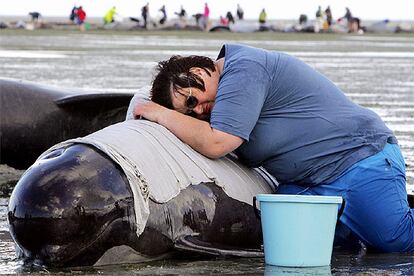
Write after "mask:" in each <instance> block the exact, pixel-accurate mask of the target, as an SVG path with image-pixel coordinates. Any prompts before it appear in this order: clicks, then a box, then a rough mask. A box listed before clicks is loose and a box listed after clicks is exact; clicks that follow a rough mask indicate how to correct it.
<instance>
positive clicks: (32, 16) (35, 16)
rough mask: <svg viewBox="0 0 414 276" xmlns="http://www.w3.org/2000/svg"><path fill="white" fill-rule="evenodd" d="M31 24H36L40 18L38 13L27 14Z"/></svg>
mask: <svg viewBox="0 0 414 276" xmlns="http://www.w3.org/2000/svg"><path fill="white" fill-rule="evenodd" d="M29 15H30V18H31V20H32V22H34V23H37V22H38V21H39V18H40V17H41V16H42V15H41V14H40V12H29Z"/></svg>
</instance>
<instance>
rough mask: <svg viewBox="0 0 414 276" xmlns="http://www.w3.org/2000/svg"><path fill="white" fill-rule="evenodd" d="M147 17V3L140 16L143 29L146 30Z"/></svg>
mask: <svg viewBox="0 0 414 276" xmlns="http://www.w3.org/2000/svg"><path fill="white" fill-rule="evenodd" d="M148 15H149V3H147V4H146V5H145V6H143V7H142V8H141V16H142V19H143V20H144V25H143V27H144V29H146V28H147V24H148Z"/></svg>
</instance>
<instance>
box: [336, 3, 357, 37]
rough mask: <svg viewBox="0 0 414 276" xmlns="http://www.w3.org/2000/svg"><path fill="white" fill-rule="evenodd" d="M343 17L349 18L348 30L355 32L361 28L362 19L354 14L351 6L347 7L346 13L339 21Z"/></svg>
mask: <svg viewBox="0 0 414 276" xmlns="http://www.w3.org/2000/svg"><path fill="white" fill-rule="evenodd" d="M343 19H346V20H347V25H348V32H350V33H354V32H358V31H359V30H361V20H360V19H359V18H358V17H354V16H352V13H351V10H350V9H349V8H345V15H344V16H342V17H341V18H339V19H338V21H339V22H340V21H341V20H343Z"/></svg>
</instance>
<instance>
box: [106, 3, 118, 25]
mask: <svg viewBox="0 0 414 276" xmlns="http://www.w3.org/2000/svg"><path fill="white" fill-rule="evenodd" d="M115 14H116V7H115V6H114V7H112V8H111V9H110V10H109V11H108V12H107V13H106V14H105V16H104V23H105V24H109V23H112V22H114V15H115Z"/></svg>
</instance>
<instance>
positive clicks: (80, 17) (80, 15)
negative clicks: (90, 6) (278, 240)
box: [75, 6, 86, 30]
mask: <svg viewBox="0 0 414 276" xmlns="http://www.w3.org/2000/svg"><path fill="white" fill-rule="evenodd" d="M75 15H76V17H75V22H76V24H78V25H79V26H80V28H81V30H83V28H82V26H83V23H84V22H85V19H86V12H85V11H84V10H83V8H82V6H79V8H77V9H76V10H75Z"/></svg>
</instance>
